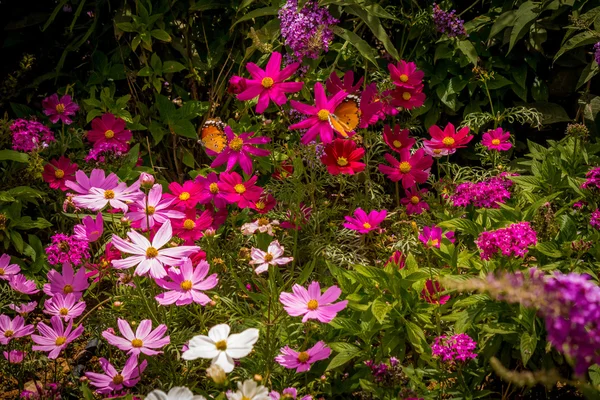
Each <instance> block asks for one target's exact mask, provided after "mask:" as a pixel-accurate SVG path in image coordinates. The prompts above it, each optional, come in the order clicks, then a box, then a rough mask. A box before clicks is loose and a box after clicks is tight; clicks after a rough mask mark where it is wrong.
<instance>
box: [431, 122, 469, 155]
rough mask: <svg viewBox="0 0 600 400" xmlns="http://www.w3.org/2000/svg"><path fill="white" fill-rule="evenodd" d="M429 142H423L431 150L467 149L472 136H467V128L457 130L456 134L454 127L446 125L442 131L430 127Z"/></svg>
mask: <svg viewBox="0 0 600 400" xmlns="http://www.w3.org/2000/svg"><path fill="white" fill-rule="evenodd" d="M429 134H430V135H431V140H425V141H423V143H424V144H427V145H429V146H430V147H431V148H433V149H444V150H456V149H460V148H462V147H467V143H469V142H470V141H471V139H473V135H469V127H468V126H465V127H464V128H461V129H459V131H458V132H456V129H455V128H454V125H452V124H451V123H448V125H446V127H445V128H444V130H443V131H442V130H441V129H440V127H439V126H437V125H432V126H431V127H430V128H429Z"/></svg>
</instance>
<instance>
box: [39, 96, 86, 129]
mask: <svg viewBox="0 0 600 400" xmlns="http://www.w3.org/2000/svg"><path fill="white" fill-rule="evenodd" d="M42 107H44V114H46V115H47V116H48V117H50V121H51V122H52V123H53V124H55V123H57V122H58V120H61V121H62V122H63V123H65V124H66V125H70V124H71V123H72V122H73V120H71V118H69V116H70V115H75V113H76V112H77V110H79V106H78V105H77V104H75V103H74V102H73V100H72V99H71V96H69V95H68V94H66V95H64V96H62V97H61V98H60V99H59V98H58V94H57V93H54V94H53V95H52V96H49V97H46V98H45V99H44V100H42Z"/></svg>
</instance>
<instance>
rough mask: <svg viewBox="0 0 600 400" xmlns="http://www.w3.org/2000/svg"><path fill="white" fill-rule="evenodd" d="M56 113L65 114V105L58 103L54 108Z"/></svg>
mask: <svg viewBox="0 0 600 400" xmlns="http://www.w3.org/2000/svg"><path fill="white" fill-rule="evenodd" d="M55 110H56V112H57V113H59V114H62V113H64V112H65V105H64V104H63V103H58V104H57V105H56V107H55Z"/></svg>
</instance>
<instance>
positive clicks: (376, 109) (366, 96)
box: [358, 83, 383, 129]
mask: <svg viewBox="0 0 600 400" xmlns="http://www.w3.org/2000/svg"><path fill="white" fill-rule="evenodd" d="M382 108H383V103H382V102H381V101H380V99H379V92H378V91H377V85H376V84H375V83H371V84H368V85H367V87H366V88H365V90H363V92H362V93H361V95H360V106H359V115H360V121H359V124H358V127H359V128H362V129H364V128H368V127H369V126H371V125H374V124H376V123H377V121H379V119H380V114H381V110H382ZM381 119H383V118H381Z"/></svg>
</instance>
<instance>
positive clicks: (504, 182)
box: [450, 176, 512, 208]
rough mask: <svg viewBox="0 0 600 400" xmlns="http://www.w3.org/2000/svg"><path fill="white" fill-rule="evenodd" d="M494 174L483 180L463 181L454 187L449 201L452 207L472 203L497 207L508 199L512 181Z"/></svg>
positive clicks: (479, 206) (486, 206)
mask: <svg viewBox="0 0 600 400" xmlns="http://www.w3.org/2000/svg"><path fill="white" fill-rule="evenodd" d="M504 178H505V176H496V177H492V178H490V179H487V180H485V181H483V182H478V183H474V182H464V183H461V184H460V185H458V186H457V187H456V190H455V191H454V194H453V195H452V196H450V201H451V202H452V205H453V206H454V207H466V206H468V205H473V206H474V207H476V208H499V207H500V204H504V203H506V200H508V199H510V192H509V191H508V188H510V187H511V186H512V181H511V180H509V179H504Z"/></svg>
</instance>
